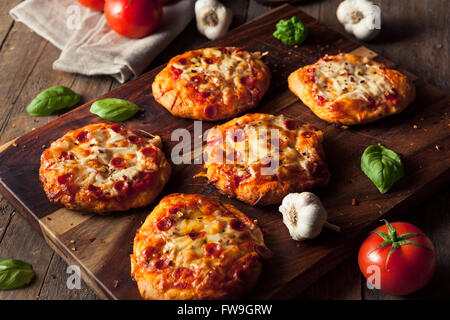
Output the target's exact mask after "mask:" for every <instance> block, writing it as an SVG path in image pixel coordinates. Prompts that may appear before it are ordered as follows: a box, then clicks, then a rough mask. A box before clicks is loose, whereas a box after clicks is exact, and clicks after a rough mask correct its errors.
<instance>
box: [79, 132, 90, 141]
mask: <svg viewBox="0 0 450 320" xmlns="http://www.w3.org/2000/svg"><path fill="white" fill-rule="evenodd" d="M76 139H77V141H78V142H79V143H85V142H88V141H89V140H90V139H91V137H90V134H89V131H81V132H80V133H79V134H78V135H77V137H76Z"/></svg>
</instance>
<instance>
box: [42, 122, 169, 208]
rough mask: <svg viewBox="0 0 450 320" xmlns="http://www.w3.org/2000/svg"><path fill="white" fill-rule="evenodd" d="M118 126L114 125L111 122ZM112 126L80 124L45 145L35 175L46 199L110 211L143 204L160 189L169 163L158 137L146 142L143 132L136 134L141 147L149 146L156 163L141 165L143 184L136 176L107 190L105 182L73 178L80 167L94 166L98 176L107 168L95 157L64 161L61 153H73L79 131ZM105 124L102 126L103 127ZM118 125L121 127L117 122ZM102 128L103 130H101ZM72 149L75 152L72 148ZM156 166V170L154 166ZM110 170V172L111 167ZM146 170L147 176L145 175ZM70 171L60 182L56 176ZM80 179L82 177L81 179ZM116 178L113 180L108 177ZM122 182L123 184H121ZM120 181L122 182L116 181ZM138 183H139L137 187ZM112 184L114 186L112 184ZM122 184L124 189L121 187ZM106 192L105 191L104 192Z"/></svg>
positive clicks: (86, 149) (85, 151) (86, 152)
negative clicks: (86, 160) (117, 189)
mask: <svg viewBox="0 0 450 320" xmlns="http://www.w3.org/2000/svg"><path fill="white" fill-rule="evenodd" d="M115 126H118V125H115ZM110 127H113V126H111V125H108V124H104V123H98V124H91V125H88V126H85V127H83V128H80V129H77V130H73V131H69V132H68V133H67V134H65V135H64V136H63V137H61V138H60V139H58V140H57V141H55V142H53V143H52V144H51V145H50V147H49V148H47V149H46V150H45V151H44V152H43V153H42V156H41V166H40V169H39V178H40V180H41V182H42V184H43V188H44V191H45V193H46V194H47V197H48V198H49V200H50V201H51V202H53V203H55V204H59V205H63V206H65V207H67V208H69V209H72V210H79V211H89V212H96V213H106V212H113V211H126V210H129V209H131V208H137V207H143V206H146V205H148V204H150V203H151V202H152V201H153V200H154V199H155V198H156V197H157V196H158V195H159V193H160V192H161V190H162V189H163V187H164V186H165V184H166V183H167V181H168V180H169V178H170V174H171V167H170V164H169V163H168V162H167V160H166V158H165V155H164V153H163V152H162V151H161V149H160V148H161V146H162V144H161V139H160V138H159V137H158V136H154V137H153V138H152V139H151V143H149V144H147V142H148V141H149V139H148V138H146V137H144V136H140V139H142V140H141V141H144V142H143V145H142V147H143V148H141V150H142V149H144V148H145V147H149V146H150V148H151V149H152V150H154V153H155V154H156V155H157V159H158V163H157V164H156V163H154V162H153V161H152V160H148V162H146V164H145V167H144V168H143V170H142V173H141V172H139V175H143V176H144V177H145V178H146V179H148V180H146V184H142V183H141V184H140V185H139V183H138V182H141V181H140V180H139V179H140V178H138V177H140V176H139V175H138V177H136V180H135V181H128V180H125V177H124V178H123V179H118V180H123V182H124V184H123V187H122V191H123V192H120V193H119V192H117V194H111V193H115V191H111V189H112V188H111V187H109V188H107V187H106V182H105V184H104V186H101V185H94V184H90V185H83V184H82V183H83V181H80V182H77V177H81V175H82V174H84V173H83V171H84V170H85V169H86V167H90V168H91V169H92V168H96V169H95V170H97V173H96V174H99V175H102V176H108V174H107V173H106V172H108V170H110V171H111V169H110V168H108V164H102V163H101V161H99V160H91V161H93V162H90V163H89V164H83V165H82V164H81V162H80V161H78V160H77V159H79V157H78V156H73V155H72V156H73V159H70V161H69V162H68V163H66V162H65V161H66V160H67V159H65V158H64V157H62V155H64V156H65V157H67V154H68V153H69V154H71V153H72V154H73V152H72V151H74V150H75V149H73V148H76V145H75V143H74V142H75V141H76V138H75V137H77V135H79V134H80V133H81V132H89V135H91V136H92V135H93V134H94V132H99V130H106V129H107V128H110ZM105 128H106V129H105ZM118 128H122V127H120V126H118ZM121 130H124V131H123V132H127V133H126V134H128V135H130V132H131V131H130V130H126V129H124V128H122V129H121ZM102 132H104V131H102ZM137 134H139V133H138V132H136V131H135V132H133V133H132V135H133V136H135V135H137ZM124 140H125V141H120V142H119V143H120V146H121V147H126V145H127V144H129V142H128V141H127V140H126V138H124ZM94 146H95V144H92V145H91V146H86V147H83V149H80V150H82V151H80V154H81V152H82V154H84V155H89V154H90V153H91V152H92V150H93V149H92V147H94ZM75 153H76V152H75ZM134 156H135V155H133V153H131V157H134ZM155 168H156V170H155ZM111 172H114V169H112V171H111ZM146 174H148V175H147V176H145V175H146ZM64 175H71V179H70V180H71V181H68V182H67V183H62V181H61V180H60V177H61V176H64ZM81 180H83V179H81ZM112 182H117V181H112ZM125 182H126V183H127V184H125ZM120 183H122V182H120ZM138 186H139V187H138ZM113 188H114V187H113ZM125 188H126V189H125ZM108 193H109V194H108Z"/></svg>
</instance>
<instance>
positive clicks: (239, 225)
mask: <svg viewBox="0 0 450 320" xmlns="http://www.w3.org/2000/svg"><path fill="white" fill-rule="evenodd" d="M230 227H231V229H233V230H236V231H242V230H244V228H245V225H244V223H243V222H242V221H241V220H239V219H233V220H231V222H230Z"/></svg>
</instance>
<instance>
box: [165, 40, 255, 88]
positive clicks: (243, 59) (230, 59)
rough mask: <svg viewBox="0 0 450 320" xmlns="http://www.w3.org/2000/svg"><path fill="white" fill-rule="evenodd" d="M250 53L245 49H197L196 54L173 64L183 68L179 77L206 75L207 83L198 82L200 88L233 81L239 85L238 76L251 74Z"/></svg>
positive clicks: (184, 78) (187, 79) (187, 77)
mask: <svg viewBox="0 0 450 320" xmlns="http://www.w3.org/2000/svg"><path fill="white" fill-rule="evenodd" d="M252 59H253V57H252V55H251V54H250V53H249V52H247V51H238V50H237V49H235V50H233V51H230V52H229V51H221V50H219V49H217V48H206V49H202V50H198V54H197V55H194V56H193V57H189V59H188V60H187V61H186V62H185V63H184V64H181V63H180V62H179V60H178V61H175V62H174V63H173V66H174V67H176V68H178V69H181V70H183V73H181V75H180V79H183V80H186V81H189V80H191V78H192V77H194V76H197V75H204V76H207V77H208V83H205V84H200V85H199V88H200V89H207V88H208V87H209V86H211V85H213V86H216V87H219V86H220V85H221V83H222V82H224V81H227V82H234V83H235V84H236V85H240V78H241V77H244V76H251V75H252V65H251V60H252Z"/></svg>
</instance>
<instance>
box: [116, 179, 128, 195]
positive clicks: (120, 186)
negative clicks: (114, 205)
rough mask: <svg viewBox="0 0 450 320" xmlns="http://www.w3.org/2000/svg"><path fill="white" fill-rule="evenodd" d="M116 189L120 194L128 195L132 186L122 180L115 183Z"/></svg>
mask: <svg viewBox="0 0 450 320" xmlns="http://www.w3.org/2000/svg"><path fill="white" fill-rule="evenodd" d="M114 189H116V190H117V191H118V192H119V193H127V192H128V190H129V189H130V186H129V184H128V183H126V182H125V181H123V180H120V181H117V182H116V183H114Z"/></svg>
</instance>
